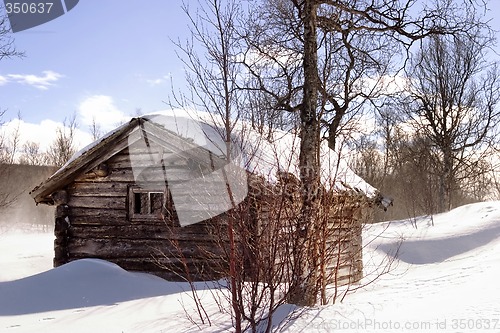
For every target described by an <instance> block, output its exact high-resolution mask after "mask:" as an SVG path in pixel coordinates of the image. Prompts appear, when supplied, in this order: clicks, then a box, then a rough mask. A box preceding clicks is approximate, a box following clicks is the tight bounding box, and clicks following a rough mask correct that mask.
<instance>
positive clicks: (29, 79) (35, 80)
mask: <svg viewBox="0 0 500 333" xmlns="http://www.w3.org/2000/svg"><path fill="white" fill-rule="evenodd" d="M42 74H43V75H40V76H38V75H34V74H8V75H7V77H8V78H9V79H11V80H13V81H15V82H18V83H22V84H27V85H30V86H33V87H35V88H37V89H40V90H47V89H49V87H50V86H52V85H53V83H54V82H56V81H58V80H59V79H60V78H62V77H64V75H62V74H59V73H56V72H54V71H50V70H49V71H43V72H42ZM5 82H6V81H5Z"/></svg>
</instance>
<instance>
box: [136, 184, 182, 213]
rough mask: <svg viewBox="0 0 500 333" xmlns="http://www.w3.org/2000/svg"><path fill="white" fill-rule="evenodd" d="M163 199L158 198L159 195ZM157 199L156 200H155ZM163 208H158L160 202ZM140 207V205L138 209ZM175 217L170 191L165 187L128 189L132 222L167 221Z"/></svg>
mask: <svg viewBox="0 0 500 333" xmlns="http://www.w3.org/2000/svg"><path fill="white" fill-rule="evenodd" d="M159 194H161V197H160V198H158V195H159ZM155 197H156V198H155ZM159 201H160V202H161V204H160V205H161V207H158V202H159ZM138 205H140V206H139V207H138ZM169 216H173V203H172V198H171V196H170V191H168V189H167V188H166V187H165V186H163V187H160V186H158V187H152V188H143V187H140V186H129V187H128V217H129V220H130V221H167V220H169V219H168V217H169Z"/></svg>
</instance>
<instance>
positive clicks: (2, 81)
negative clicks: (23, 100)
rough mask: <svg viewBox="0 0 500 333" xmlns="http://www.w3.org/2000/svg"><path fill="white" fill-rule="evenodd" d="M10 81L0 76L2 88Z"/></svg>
mask: <svg viewBox="0 0 500 333" xmlns="http://www.w3.org/2000/svg"><path fill="white" fill-rule="evenodd" d="M7 81H9V80H8V79H7V78H6V77H5V76H2V75H0V86H3V85H5V84H6V83H7Z"/></svg>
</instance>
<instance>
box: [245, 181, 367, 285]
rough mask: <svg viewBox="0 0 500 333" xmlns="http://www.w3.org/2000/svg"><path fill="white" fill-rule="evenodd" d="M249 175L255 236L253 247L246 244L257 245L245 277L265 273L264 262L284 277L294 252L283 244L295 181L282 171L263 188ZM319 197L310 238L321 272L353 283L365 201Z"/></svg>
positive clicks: (295, 199)
mask: <svg viewBox="0 0 500 333" xmlns="http://www.w3.org/2000/svg"><path fill="white" fill-rule="evenodd" d="M250 179H251V186H250V189H249V197H250V201H251V202H252V204H251V209H250V212H249V214H250V215H251V219H252V220H253V221H250V223H252V222H253V223H255V231H254V232H255V234H256V236H255V237H254V242H255V245H253V246H250V247H251V248H254V249H258V250H257V251H258V253H251V254H250V255H249V257H248V262H247V263H246V265H245V267H246V269H247V270H248V272H249V273H248V276H249V278H250V279H253V277H252V275H254V276H265V275H266V273H265V272H263V271H265V270H268V268H269V266H267V265H273V266H275V270H281V271H282V272H283V273H282V274H280V275H277V276H279V277H280V278H281V279H283V280H285V281H290V277H289V276H287V274H291V268H290V269H288V268H287V266H288V267H289V266H290V265H293V256H294V253H293V250H292V249H291V248H290V247H289V244H291V243H293V241H294V232H295V226H296V224H295V223H294V219H297V218H298V216H299V213H300V193H299V191H300V188H299V185H298V180H296V179H294V177H293V176H290V175H289V174H288V175H287V176H285V177H284V178H281V180H280V182H279V183H278V184H276V185H273V186H269V185H263V184H262V182H259V181H258V180H257V178H256V177H253V178H250ZM320 200H321V204H322V206H321V212H320V216H319V217H318V218H319V219H320V221H319V223H318V225H319V229H318V230H316V233H317V234H316V239H317V241H318V243H319V244H318V256H319V258H318V262H319V265H320V266H321V267H320V271H321V274H322V276H324V277H325V281H326V282H327V283H328V284H336V285H345V284H349V283H354V282H357V281H359V280H360V279H361V278H362V276H363V257H362V225H363V224H364V223H366V222H367V221H368V220H369V219H370V212H371V207H370V203H369V200H368V199H367V198H366V196H364V195H359V194H357V193H354V192H351V191H344V192H337V193H333V192H330V193H327V192H323V193H322V195H321V199H320ZM276 244H277V245H276ZM250 252H251V251H250ZM266 263H267V265H266ZM259 265H260V266H261V267H259Z"/></svg>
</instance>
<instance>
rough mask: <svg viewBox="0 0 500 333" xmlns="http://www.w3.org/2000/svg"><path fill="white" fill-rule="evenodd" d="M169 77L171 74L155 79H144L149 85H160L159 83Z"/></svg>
mask: <svg viewBox="0 0 500 333" xmlns="http://www.w3.org/2000/svg"><path fill="white" fill-rule="evenodd" d="M170 78H171V75H170V74H167V75H163V76H162V77H160V78H157V79H152V80H146V82H147V83H148V84H149V85H150V86H157V85H160V84H163V83H165V82H167V80H170Z"/></svg>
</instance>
